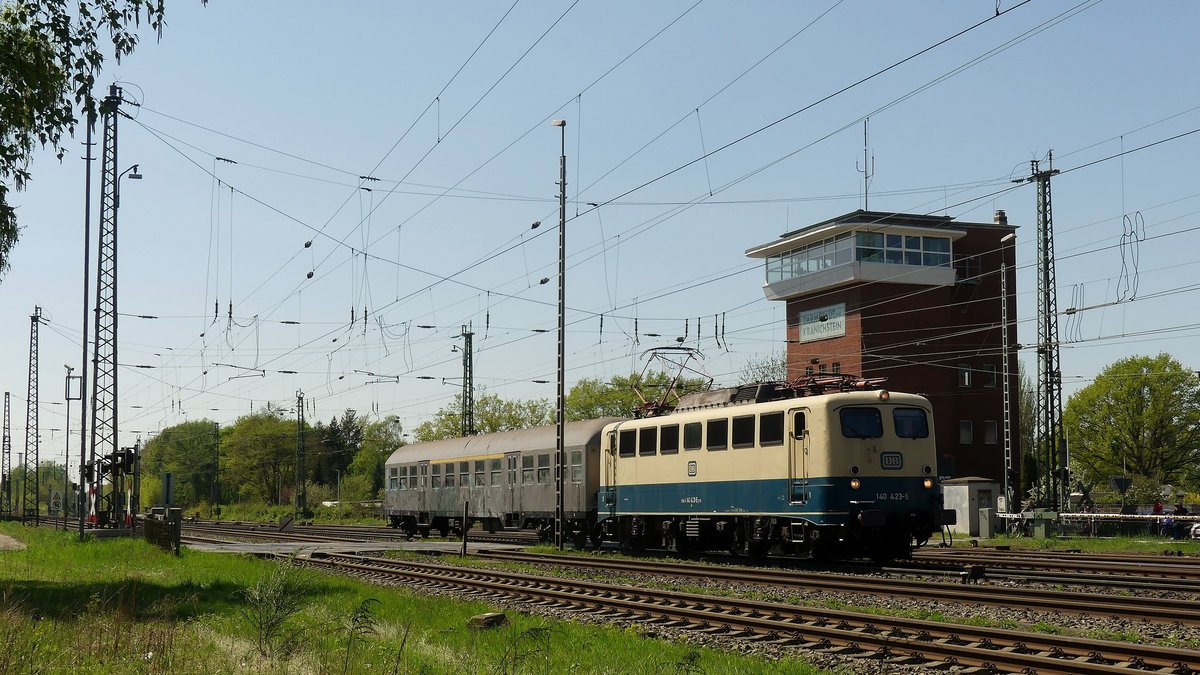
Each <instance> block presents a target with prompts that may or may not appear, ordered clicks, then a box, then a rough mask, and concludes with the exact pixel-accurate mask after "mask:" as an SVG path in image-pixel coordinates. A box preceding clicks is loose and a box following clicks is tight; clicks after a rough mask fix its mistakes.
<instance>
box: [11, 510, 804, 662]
mask: <svg viewBox="0 0 1200 675" xmlns="http://www.w3.org/2000/svg"><path fill="white" fill-rule="evenodd" d="M0 534H7V535H9V536H12V537H14V538H16V539H18V540H19V541H22V542H24V543H25V544H26V545H27V548H26V549H25V550H22V551H0V634H2V636H3V637H2V638H0V674H7V673H67V672H71V673H78V672H95V673H100V672H104V673H172V674H174V673H251V672H253V673H566V672H571V673H662V672H665V673H747V674H750V673H817V672H822V671H820V670H819V669H816V668H813V667H811V666H808V665H807V664H804V663H802V662H799V661H781V662H776V661H768V660H764V659H761V658H756V657H746V656H740V655H737V654H734V653H729V652H719V651H713V650H709V649H699V648H694V647H691V646H689V645H686V644H682V643H680V642H678V641H664V640H658V639H654V638H651V637H647V636H645V635H643V634H641V632H640V631H638V630H635V629H620V628H615V627H606V626H594V625H588V624H583V623H576V622H571V621H555V620H550V619H546V618H542V617H537V616H526V615H522V614H518V613H515V612H512V611H509V612H507V614H508V619H509V624H508V625H507V626H504V627H500V628H495V629H489V630H474V629H471V628H469V627H468V625H467V622H468V619H469V618H470V617H471V616H473V615H476V614H481V613H483V612H487V611H495V610H496V608H494V607H489V606H487V605H485V604H482V603H471V602H461V601H457V600H453V599H449V598H443V597H431V596H423V595H417V594H414V593H411V592H409V591H407V590H406V589H403V588H395V587H392V588H383V587H378V586H371V585H368V584H364V583H360V582H357V581H355V580H352V579H347V578H343V577H337V576H329V575H325V574H321V573H319V572H315V571H310V570H304V569H296V568H294V567H291V566H287V565H280V564H278V563H275V562H271V561H264V560H257V559H254V558H250V557H245V556H234V555H223V554H213V553H198V552H193V551H189V550H186V549H185V550H184V552H183V555H182V556H180V557H178V558H176V557H174V556H171V555H169V554H165V553H163V552H161V551H160V550H158V549H157V548H154V547H152V546H150V545H148V544H145V543H144V542H141V541H133V540H107V541H89V542H87V543H83V544H81V543H79V542H78V541H77V540H76V539H75V538H74V537H72V536H71V535H69V534H64V533H60V532H53V531H50V530H38V529H30V528H23V527H21V526H20V525H17V524H15V523H0Z"/></svg>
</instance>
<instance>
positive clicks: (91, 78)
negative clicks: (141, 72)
mask: <svg viewBox="0 0 1200 675" xmlns="http://www.w3.org/2000/svg"><path fill="white" fill-rule="evenodd" d="M201 2H207V0H201ZM143 15H144V17H145V19H146V23H147V25H148V26H149V27H150V28H151V29H153V30H155V31H156V32H157V33H158V35H159V37H161V36H162V27H163V25H164V23H163V16H164V8H163V0H13V1H12V2H11V3H6V4H5V5H4V6H3V7H2V8H0V276H3V274H4V272H5V271H6V270H7V269H8V267H9V264H10V254H11V252H12V248H13V246H14V245H15V244H16V241H17V236H18V234H19V230H18V227H17V217H16V210H15V209H14V208H13V207H12V206H11V205H10V204H9V203H8V199H7V197H8V191H9V189H10V186H11V188H13V189H15V190H18V191H19V190H22V189H24V187H25V184H26V182H27V181H28V180H29V178H30V173H29V162H30V160H31V158H32V157H33V153H34V151H35V150H36V149H37V148H38V147H45V146H47V145H50V146H52V147H54V148H55V150H56V152H57V154H58V157H59V159H61V158H62V156H63V154H64V153H65V152H66V151H65V149H64V148H62V147H61V146H60V145H59V143H60V141H61V140H62V137H63V134H72V135H73V134H74V133H75V127H76V125H77V124H78V118H77V117H76V110H75V108H76V106H77V105H78V106H79V107H80V108H81V112H82V113H84V115H86V118H87V120H88V123H89V124H90V123H92V122H93V121H94V120H95V118H96V102H95V98H94V96H93V88H94V86H95V80H96V74H97V73H99V72H100V69H101V68H102V67H103V65H104V59H105V49H103V48H101V46H100V44H99V36H100V35H101V34H107V35H108V36H109V40H110V41H111V43H112V45H111V46H112V54H113V56H114V58H115V59H116V61H117V63H120V62H121V58H122V57H124V56H128V55H129V54H131V53H133V50H134V48H135V47H137V43H138V35H137V32H136V31H137V29H138V28H140V27H141V21H142V17H143Z"/></svg>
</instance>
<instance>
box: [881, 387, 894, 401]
mask: <svg viewBox="0 0 1200 675" xmlns="http://www.w3.org/2000/svg"><path fill="white" fill-rule="evenodd" d="M891 397H892V395H891V394H889V393H888V390H887V389H880V390H879V400H880V401H886V400H888V399H889V398H891Z"/></svg>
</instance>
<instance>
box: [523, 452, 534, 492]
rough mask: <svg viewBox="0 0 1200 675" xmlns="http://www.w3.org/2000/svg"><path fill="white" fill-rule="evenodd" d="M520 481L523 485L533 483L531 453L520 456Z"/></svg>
mask: <svg viewBox="0 0 1200 675" xmlns="http://www.w3.org/2000/svg"><path fill="white" fill-rule="evenodd" d="M521 483H522V484H524V485H529V484H531V483H533V455H525V456H524V457H522V458H521Z"/></svg>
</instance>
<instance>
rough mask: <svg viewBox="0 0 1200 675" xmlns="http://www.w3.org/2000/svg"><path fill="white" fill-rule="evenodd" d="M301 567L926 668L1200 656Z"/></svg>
mask: <svg viewBox="0 0 1200 675" xmlns="http://www.w3.org/2000/svg"><path fill="white" fill-rule="evenodd" d="M305 564H310V565H313V566H318V567H323V568H327V569H332V570H335V571H339V572H343V573H349V574H352V575H355V576H359V577H363V578H366V579H369V580H372V581H377V582H389V583H404V584H410V585H415V586H418V587H423V588H427V589H437V590H452V591H455V592H459V593H462V592H466V593H470V594H474V595H478V596H481V597H485V598H496V599H500V598H503V599H508V600H516V601H519V602H525V603H533V604H536V605H540V606H544V607H551V608H554V609H557V610H562V611H572V612H579V613H587V614H591V615H594V616H597V617H601V618H605V619H608V620H619V621H631V622H636V623H639V624H643V625H647V626H651V627H660V628H665V629H675V630H682V631H695V632H701V633H719V634H724V635H726V636H728V637H731V638H736V639H742V640H753V641H767V642H772V643H774V644H778V645H792V646H797V647H800V648H804V649H810V650H820V651H826V652H831V653H838V654H843V655H853V656H860V657H863V658H870V659H875V660H877V661H879V662H880V663H883V664H892V665H909V666H914V667H921V668H923V669H931V670H932V669H935V668H948V667H953V666H958V667H973V668H979V669H982V670H984V671H985V672H1013V673H1041V674H1051V673H1063V674H1067V673H1070V674H1074V675H1091V674H1101V673H1125V674H1128V673H1130V672H1147V671H1151V672H1160V673H1178V674H1180V675H1183V674H1185V673H1196V672H1200V652H1195V651H1189V650H1184V649H1175V648H1169V647H1161V646H1154V645H1141V644H1135V643H1127V642H1110V641H1103V640H1089V639H1083V638H1078V637H1060V636H1056V635H1048V634H1040V633H1029V632H1023V631H1012V630H1002V629H997V628H990V627H989V628H980V627H974V626H964V625H957V624H944V623H937V622H932V621H926V620H920V619H908V618H903V617H890V616H880V615H874V614H863V613H857V612H849V611H841V610H830V609H823V608H811V607H796V606H792V605H787V604H782V603H771V602H761V601H753V600H744V599H731V598H722V597H714V596H707V595H700V594H695V593H683V592H676V591H663V590H655V589H648V588H637V587H630V586H625V585H622V586H620V587H617V588H615V587H613V585H612V584H606V583H598V582H589V581H579V580H567V579H556V578H550V577H543V576H538V575H532V574H522V573H512V572H499V571H495V570H484V569H467V568H461V567H453V566H448V565H438V564H432V563H419V562H410V561H400V560H395V559H384V558H375V557H368V556H360V555H345V554H330V555H327V556H317V557H314V558H312V559H310V560H308V561H306V563H305Z"/></svg>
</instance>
